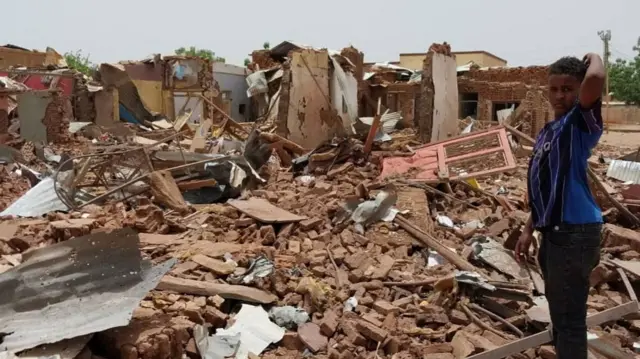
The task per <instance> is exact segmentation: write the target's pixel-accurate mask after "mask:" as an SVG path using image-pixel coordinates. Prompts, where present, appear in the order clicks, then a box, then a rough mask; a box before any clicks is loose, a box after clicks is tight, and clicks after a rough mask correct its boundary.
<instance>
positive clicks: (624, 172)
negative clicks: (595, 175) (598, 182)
mask: <svg viewBox="0 0 640 359" xmlns="http://www.w3.org/2000/svg"><path fill="white" fill-rule="evenodd" d="M607 177H611V178H615V179H617V180H620V181H622V182H628V181H631V182H633V183H634V184H640V163H638V162H631V161H622V160H612V161H611V163H609V169H607Z"/></svg>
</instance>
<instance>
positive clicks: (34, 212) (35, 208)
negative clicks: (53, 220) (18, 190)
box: [0, 177, 93, 217]
mask: <svg viewBox="0 0 640 359" xmlns="http://www.w3.org/2000/svg"><path fill="white" fill-rule="evenodd" d="M79 195H80V197H81V199H82V200H83V201H89V200H91V198H93V196H91V195H89V194H88V193H86V192H83V191H79ZM68 210H69V207H67V206H66V205H65V204H64V203H62V201H60V198H58V195H57V194H56V191H55V189H54V185H53V178H51V177H47V178H45V179H43V180H42V181H40V182H38V184H37V185H35V186H33V187H32V188H31V189H30V190H29V191H27V193H25V194H24V195H22V197H20V198H18V200H16V201H15V202H13V203H12V204H11V205H10V206H9V207H8V208H7V209H5V210H4V211H2V213H0V216H17V217H40V216H43V215H45V214H47V213H49V212H55V211H68Z"/></svg>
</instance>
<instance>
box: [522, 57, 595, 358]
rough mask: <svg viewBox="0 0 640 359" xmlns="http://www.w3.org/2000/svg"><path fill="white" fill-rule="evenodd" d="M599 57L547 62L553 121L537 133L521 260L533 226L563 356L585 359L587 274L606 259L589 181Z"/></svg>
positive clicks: (526, 252) (556, 343) (558, 348)
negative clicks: (539, 239)
mask: <svg viewBox="0 0 640 359" xmlns="http://www.w3.org/2000/svg"><path fill="white" fill-rule="evenodd" d="M604 81H605V69H604V65H603V63H602V59H601V58H600V56H598V55H597V54H594V53H590V54H587V55H586V56H585V57H584V59H583V60H582V61H580V60H579V59H577V58H575V57H563V58H561V59H560V60H558V61H556V62H555V63H553V64H552V65H551V66H550V67H549V101H550V102H551V104H552V105H553V109H554V110H555V120H553V121H551V122H549V123H547V124H546V125H545V126H544V128H543V129H542V130H541V131H540V133H539V134H538V137H537V139H536V143H535V145H534V148H533V155H532V157H531V160H530V162H529V171H528V180H527V187H528V194H529V203H530V206H531V216H530V217H529V220H528V221H527V225H526V227H525V230H524V231H523V233H522V235H521V236H520V238H519V240H518V243H517V244H516V259H517V260H518V261H520V262H522V261H525V260H526V257H528V255H529V247H530V246H531V242H532V237H533V236H532V234H533V231H534V229H535V230H538V231H539V232H540V233H541V234H542V241H541V244H540V251H539V253H538V262H539V263H540V267H541V269H542V275H543V277H544V283H545V293H546V297H547V301H548V302H549V313H550V314H551V322H552V328H553V345H554V346H555V348H556V355H557V358H558V359H587V325H586V316H587V297H588V294H589V276H590V274H591V271H592V270H593V268H594V267H595V266H596V265H597V264H598V262H599V260H600V231H601V229H602V212H601V211H600V208H598V205H597V204H596V202H595V200H594V198H593V195H592V194H591V190H590V189H589V184H588V182H587V166H588V165H587V159H588V158H589V157H590V155H591V150H592V149H593V148H594V147H595V146H596V144H597V143H598V140H599V139H600V136H601V135H602V128H603V123H602V110H601V109H602V100H601V96H602V88H603V84H604Z"/></svg>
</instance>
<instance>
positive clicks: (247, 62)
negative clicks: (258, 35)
mask: <svg viewBox="0 0 640 359" xmlns="http://www.w3.org/2000/svg"><path fill="white" fill-rule="evenodd" d="M250 63H251V60H249V58H248V57H247V58H246V59H244V66H245V67H247V66H249V64H250Z"/></svg>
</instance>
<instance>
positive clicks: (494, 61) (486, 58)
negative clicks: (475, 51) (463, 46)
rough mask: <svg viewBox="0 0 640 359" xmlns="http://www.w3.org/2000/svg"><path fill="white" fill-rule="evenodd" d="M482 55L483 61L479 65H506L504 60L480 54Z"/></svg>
mask: <svg viewBox="0 0 640 359" xmlns="http://www.w3.org/2000/svg"><path fill="white" fill-rule="evenodd" d="M482 57H483V63H482V65H481V66H486V67H496V66H507V62H506V61H502V60H500V59H497V58H495V57H493V56H490V55H487V54H482Z"/></svg>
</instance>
